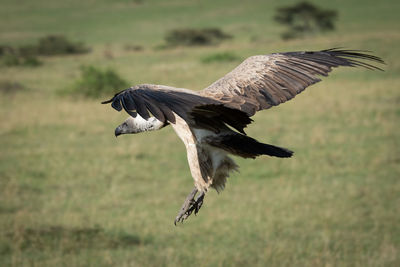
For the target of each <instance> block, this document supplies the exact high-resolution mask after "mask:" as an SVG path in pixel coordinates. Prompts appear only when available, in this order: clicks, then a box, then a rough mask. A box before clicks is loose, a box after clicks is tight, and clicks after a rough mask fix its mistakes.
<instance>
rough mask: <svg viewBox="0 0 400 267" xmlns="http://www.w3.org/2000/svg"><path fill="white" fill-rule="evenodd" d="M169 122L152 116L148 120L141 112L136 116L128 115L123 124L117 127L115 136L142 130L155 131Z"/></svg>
mask: <svg viewBox="0 0 400 267" xmlns="http://www.w3.org/2000/svg"><path fill="white" fill-rule="evenodd" d="M166 125H167V123H164V122H162V121H159V120H157V119H156V118H155V117H150V118H149V119H148V120H145V119H143V118H142V117H141V116H140V115H139V114H136V117H135V118H134V117H128V118H127V119H126V120H125V121H124V122H123V123H122V124H120V125H119V126H118V127H117V128H115V137H117V136H118V135H121V134H136V133H141V132H148V131H155V130H159V129H161V128H162V127H164V126H166Z"/></svg>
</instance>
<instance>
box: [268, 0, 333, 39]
mask: <svg viewBox="0 0 400 267" xmlns="http://www.w3.org/2000/svg"><path fill="white" fill-rule="evenodd" d="M276 13H277V14H276V15H275V17H274V19H275V21H277V22H279V23H281V24H283V25H286V26H288V27H289V29H288V31H287V32H285V33H283V34H282V38H283V39H292V38H297V37H303V36H305V35H307V34H315V33H317V32H323V31H332V30H334V29H335V25H334V20H335V19H336V18H337V12H336V11H335V10H328V9H326V10H324V9H320V8H319V7H317V6H314V5H313V4H310V3H308V2H300V3H297V4H295V5H293V6H288V7H281V8H278V10H277V12H276Z"/></svg>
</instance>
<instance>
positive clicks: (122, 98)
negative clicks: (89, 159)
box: [102, 84, 251, 133]
mask: <svg viewBox="0 0 400 267" xmlns="http://www.w3.org/2000/svg"><path fill="white" fill-rule="evenodd" d="M108 103H111V106H112V107H113V108H114V109H116V110H118V111H121V110H122V109H124V110H125V111H126V112H127V113H128V114H129V115H131V116H132V117H136V114H137V113H138V114H139V115H140V116H141V117H143V118H144V119H146V120H147V119H149V118H150V116H151V114H152V115H153V116H154V117H156V118H157V119H158V120H159V121H162V122H164V123H165V122H167V121H169V122H171V123H175V121H176V120H175V115H174V114H177V115H178V116H179V117H181V118H182V119H184V120H185V121H186V122H187V123H188V124H190V125H192V126H194V127H198V128H206V129H209V130H212V131H215V132H218V131H220V130H221V129H222V128H223V127H224V125H225V124H227V125H230V126H231V127H233V128H235V129H236V130H238V131H239V132H241V133H244V130H243V128H245V127H246V125H247V124H249V123H250V122H251V119H250V118H249V117H248V116H247V114H246V113H244V112H242V111H240V110H237V109H232V108H229V107H225V106H224V105H223V104H222V103H221V102H220V101H218V100H216V99H213V98H209V97H205V96H201V95H199V94H198V93H197V92H194V91H191V90H187V89H182V88H174V87H168V86H164V85H155V84H142V85H137V86H134V87H131V88H128V89H126V90H123V91H121V92H119V93H117V94H116V95H115V96H114V97H113V98H111V99H110V100H107V101H104V102H102V104H108Z"/></svg>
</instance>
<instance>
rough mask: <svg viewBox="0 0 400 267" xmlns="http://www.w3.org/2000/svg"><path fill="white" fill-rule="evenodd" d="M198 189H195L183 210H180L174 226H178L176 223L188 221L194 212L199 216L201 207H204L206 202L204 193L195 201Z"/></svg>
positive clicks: (188, 197) (184, 204)
mask: <svg viewBox="0 0 400 267" xmlns="http://www.w3.org/2000/svg"><path fill="white" fill-rule="evenodd" d="M197 192H198V191H197V189H196V188H194V189H193V191H192V192H191V193H190V194H189V195H188V196H187V198H186V200H185V202H184V203H183V205H182V207H181V209H180V210H179V213H178V215H177V216H176V218H175V221H174V224H175V226H176V222H182V223H183V221H184V220H186V219H187V218H188V217H189V216H190V215H191V214H192V212H193V211H194V214H195V215H197V213H198V212H199V210H200V208H201V206H202V205H203V200H204V195H205V194H204V192H201V194H200V195H199V196H198V197H197V198H196V200H195V199H194V196H195V195H196V194H197Z"/></svg>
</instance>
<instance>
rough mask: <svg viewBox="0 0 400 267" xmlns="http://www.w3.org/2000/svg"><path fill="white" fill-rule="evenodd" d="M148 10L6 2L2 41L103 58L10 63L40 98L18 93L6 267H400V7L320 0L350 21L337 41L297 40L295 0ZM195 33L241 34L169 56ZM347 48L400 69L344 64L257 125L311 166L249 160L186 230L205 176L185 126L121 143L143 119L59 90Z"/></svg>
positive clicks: (5, 205)
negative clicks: (184, 213)
mask: <svg viewBox="0 0 400 267" xmlns="http://www.w3.org/2000/svg"><path fill="white" fill-rule="evenodd" d="M135 2H136V3H135ZM137 2H140V1H128V0H118V1H106V0H103V1H77V0H74V1H64V2H62V1H50V0H38V1H13V0H1V8H0V40H1V44H11V45H22V44H28V43H33V42H35V41H36V40H37V39H38V38H40V37H42V36H44V35H47V34H55V33H59V34H64V35H66V36H67V37H68V38H70V39H71V40H77V41H83V42H85V43H86V44H87V45H89V46H91V47H92V48H93V50H92V52H91V53H89V54H86V55H79V56H62V57H48V58H43V59H42V60H43V61H44V64H43V66H40V67H37V68H29V67H9V68H7V67H2V68H1V69H0V80H1V81H18V82H19V83H21V84H22V85H23V86H24V87H25V89H24V90H21V91H18V92H14V93H5V92H4V93H1V94H0V125H1V126H0V136H1V138H0V265H1V266H111V265H114V266H244V265H247V266H399V265H400V257H399V253H400V251H399V246H400V230H399V221H400V220H399V219H400V215H399V214H400V183H399V177H400V134H399V132H400V127H399V125H400V123H399V122H400V121H399V117H400V89H399V85H400V76H399V74H400V63H399V62H400V50H399V47H400V32H399V26H400V19H399V17H398V14H399V11H400V4H399V3H400V2H399V1H394V0H393V1H371V0H369V1H356V0H352V1H348V0H343V1H327V0H326V1H325V0H324V1H318V2H317V3H318V4H319V5H320V6H322V7H324V8H332V9H336V10H337V11H338V12H339V19H338V21H337V30H336V31H335V32H332V33H329V34H328V33H327V34H323V35H319V36H316V37H314V38H307V39H300V40H293V41H288V42H284V41H282V40H280V38H279V34H280V33H281V31H282V30H283V28H281V27H280V26H278V25H276V23H274V22H273V20H272V17H273V13H274V10H275V8H276V7H277V6H281V5H285V4H288V3H291V1H246V2H243V1H227V0H226V1H214V0H213V1H211V0H210V1H184V0H175V1H155V0H154V1H151V0H143V1H141V3H139V4H138V3H137ZM182 26H185V27H219V28H221V29H223V30H224V31H226V32H228V33H230V34H232V35H234V39H232V40H227V41H225V42H223V43H221V44H220V45H217V46H211V47H190V48H172V49H156V47H157V46H159V45H160V44H162V42H163V36H164V34H165V33H166V32H167V31H168V30H170V29H173V28H179V27H182ZM130 44H134V45H141V46H143V47H144V50H143V51H128V50H126V49H124V47H126V45H130ZM338 46H340V47H343V46H344V47H346V48H355V49H364V50H371V51H373V53H374V54H375V55H378V56H380V57H382V58H383V59H384V60H385V61H386V63H387V65H386V66H384V69H385V72H379V71H374V72H372V71H367V70H365V69H351V68H342V69H338V70H336V71H334V73H333V74H332V75H331V76H330V77H328V78H325V79H324V81H323V82H322V83H319V84H317V85H314V86H312V87H311V88H308V89H307V90H306V91H305V92H304V93H302V94H301V95H299V96H297V97H296V98H295V99H294V100H292V101H290V102H288V103H285V104H284V105H281V106H279V107H275V108H273V109H270V110H267V111H264V112H261V113H259V114H257V115H256V116H255V117H254V119H255V121H256V123H254V124H253V125H251V126H250V127H249V128H248V131H247V132H248V134H249V135H251V136H254V137H255V138H257V139H259V140H261V141H264V142H267V143H272V144H277V145H281V146H284V147H288V148H290V149H292V150H294V151H295V152H296V153H295V157H293V158H291V159H275V158H268V157H263V158H258V159H256V160H242V159H237V162H238V163H239V164H240V166H241V169H240V170H241V172H240V174H234V175H233V176H232V177H231V178H230V179H229V181H228V185H227V188H226V189H225V191H224V192H223V193H221V194H219V195H218V194H217V193H215V192H210V193H209V194H208V195H207V197H206V202H205V205H204V206H203V208H202V210H201V211H200V213H199V215H198V216H197V217H194V216H193V217H191V218H189V220H188V221H186V222H185V223H184V224H183V225H179V226H178V227H175V226H174V225H173V219H174V217H175V215H176V213H177V211H178V209H179V207H180V205H181V204H182V202H183V200H184V199H185V197H186V195H187V193H189V191H190V190H191V188H192V186H193V182H192V179H191V177H190V174H189V169H188V166H187V163H186V155H185V150H184V146H183V144H181V141H180V140H178V138H177V137H176V135H175V134H174V132H173V131H172V129H171V127H167V128H165V129H163V130H161V131H159V132H154V133H149V134H143V135H137V136H123V137H121V138H118V139H116V138H115V137H114V136H113V131H114V128H115V126H116V125H118V124H119V123H121V122H122V121H123V120H124V119H125V118H126V117H127V115H126V114H123V113H121V114H119V113H117V112H115V111H114V110H112V109H111V108H110V107H109V106H104V105H100V104H99V102H100V101H101V99H94V100H89V99H84V98H81V97H74V96H65V95H63V94H59V92H60V91H64V90H65V89H66V88H68V87H69V86H71V83H72V82H73V81H74V80H75V79H77V78H78V76H79V69H80V66H82V65H95V66H99V67H102V68H106V67H111V68H113V69H115V70H116V71H117V72H118V73H119V74H121V76H123V77H124V78H126V79H127V80H129V82H130V83H132V84H139V83H155V84H166V85H171V86H178V87H186V88H191V89H196V90H198V89H201V88H204V87H205V86H207V85H208V84H210V83H211V82H213V81H214V80H216V79H217V78H219V77H221V76H222V75H224V74H225V73H226V72H228V71H230V70H231V69H232V68H233V67H234V66H235V65H237V64H239V62H240V61H234V62H220V63H218V62H215V63H210V64H204V63H202V61H201V59H202V58H203V57H205V56H208V55H210V54H213V53H216V52H227V51H228V52H232V53H234V54H236V55H238V56H239V57H241V58H243V59H244V58H246V57H247V56H250V55H254V54H266V53H270V52H277V51H289V50H305V49H308V50H310V49H325V48H331V47H338ZM110 55H111V56H110ZM121 89H123V88H115V90H116V91H117V90H121Z"/></svg>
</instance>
